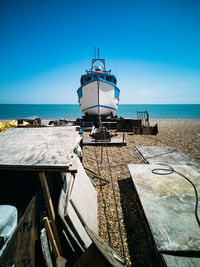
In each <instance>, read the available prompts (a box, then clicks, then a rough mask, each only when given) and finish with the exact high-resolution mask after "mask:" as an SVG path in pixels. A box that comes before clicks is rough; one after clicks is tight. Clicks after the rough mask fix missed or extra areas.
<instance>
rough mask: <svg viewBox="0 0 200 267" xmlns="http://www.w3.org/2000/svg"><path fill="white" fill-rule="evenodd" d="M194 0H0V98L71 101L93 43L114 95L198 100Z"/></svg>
mask: <svg viewBox="0 0 200 267" xmlns="http://www.w3.org/2000/svg"><path fill="white" fill-rule="evenodd" d="M199 14H200V1H193V0H187V1H186V0H180V1H177V0H173V1H170V0H160V1H153V0H148V1H147V0H146V1H142V0H138V1H134V0H132V1H127V0H123V1H122V0H120V1H119V0H118V1H117V0H115V1H114V0H113V1H109V0H107V1H104V0H102V1H95V0H93V1H88V0H85V1H80V0H76V1H71V0H70V1H69V0H65V1H59V0H57V1H53V0H48V1H43V0H40V1H39V0H38V1H37V0H35V1H32V0H29V1H27V0H26V1H21V0H15V1H14V0H1V1H0V103H2V104H3V103H19V104H21V103H22V104H25V103H27V104H28V103H30V104H32V103H36V104H37V103H41V104H43V103H44V104H46V103H47V104H48V103H49V104H51V103H52V104H54V103H55V104H68V103H77V95H76V90H77V89H78V87H79V85H80V76H81V74H84V73H85V69H87V68H89V67H90V61H91V59H92V57H93V55H94V47H100V56H101V57H103V58H105V59H106V63H107V68H108V69H112V73H113V74H115V75H116V77H117V79H118V87H119V88H120V90H121V95H120V103H131V104H145V103H146V104H147V103H149V104H162V103H163V104H168V103H169V104H173V103H178V104H179V103H180V104H184V103H188V104H195V103H196V104H200V49H199V48H200V16H199Z"/></svg>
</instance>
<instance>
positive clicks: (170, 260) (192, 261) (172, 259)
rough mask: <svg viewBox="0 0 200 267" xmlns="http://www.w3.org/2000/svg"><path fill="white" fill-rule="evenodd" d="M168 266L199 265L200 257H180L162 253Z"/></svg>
mask: <svg viewBox="0 0 200 267" xmlns="http://www.w3.org/2000/svg"><path fill="white" fill-rule="evenodd" d="M162 256H163V258H164V261H165V263H166V266H167V267H199V266H200V258H191V257H190V258H189V257H179V256H172V255H167V254H162Z"/></svg>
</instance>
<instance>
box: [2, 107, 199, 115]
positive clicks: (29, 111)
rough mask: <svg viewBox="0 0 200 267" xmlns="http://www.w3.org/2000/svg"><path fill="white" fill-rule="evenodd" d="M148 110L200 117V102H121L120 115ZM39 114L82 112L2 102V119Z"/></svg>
mask: <svg viewBox="0 0 200 267" xmlns="http://www.w3.org/2000/svg"><path fill="white" fill-rule="evenodd" d="M145 110H146V111H148V113H149V117H150V119H200V104H141V105H138V104H137V105H135V104H119V108H118V111H117V113H116V115H117V116H118V117H126V118H133V119H134V118H137V111H145ZM32 116H38V117H40V118H41V119H61V118H68V119H76V118H81V117H82V113H81V110H80V106H79V105H78V104H0V119H20V118H26V117H32Z"/></svg>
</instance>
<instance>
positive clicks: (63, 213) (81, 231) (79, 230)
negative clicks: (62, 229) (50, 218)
mask: <svg viewBox="0 0 200 267" xmlns="http://www.w3.org/2000/svg"><path fill="white" fill-rule="evenodd" d="M58 214H59V215H60V217H61V219H62V220H63V223H64V224H65V226H66V228H67V230H68V231H69V232H70V233H71V235H72V237H73V238H74V240H75V241H76V242H77V244H78V245H79V246H80V247H81V244H80V243H83V244H84V249H86V248H88V247H89V246H90V245H91V243H92V241H91V239H90V238H89V236H88V234H87V232H86V231H85V228H84V227H83V225H82V223H81V221H80V219H79V217H78V215H77V214H76V212H75V210H74V208H73V207H72V205H71V203H70V201H68V202H67V194H66V193H65V192H64V191H63V189H62V191H61V194H60V199H59V205H58Z"/></svg>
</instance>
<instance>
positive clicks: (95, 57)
mask: <svg viewBox="0 0 200 267" xmlns="http://www.w3.org/2000/svg"><path fill="white" fill-rule="evenodd" d="M96 50H97V48H96V47H95V48H94V58H96V54H97V53H96V52H97V51H96Z"/></svg>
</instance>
